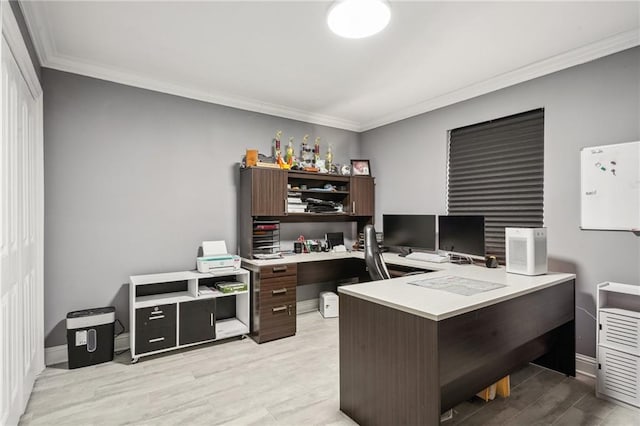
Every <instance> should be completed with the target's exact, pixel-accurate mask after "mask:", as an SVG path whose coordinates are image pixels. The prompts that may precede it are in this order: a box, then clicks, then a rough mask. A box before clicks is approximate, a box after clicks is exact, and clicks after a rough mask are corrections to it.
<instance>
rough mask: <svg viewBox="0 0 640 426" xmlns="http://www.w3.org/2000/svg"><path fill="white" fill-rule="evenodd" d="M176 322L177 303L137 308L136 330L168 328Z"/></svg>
mask: <svg viewBox="0 0 640 426" xmlns="http://www.w3.org/2000/svg"><path fill="white" fill-rule="evenodd" d="M175 323H176V304H175V303H171V304H168V305H156V306H151V307H148V308H138V309H136V330H137V331H144V330H148V329H157V328H166V327H170V326H171V325H173V327H174V329H175Z"/></svg>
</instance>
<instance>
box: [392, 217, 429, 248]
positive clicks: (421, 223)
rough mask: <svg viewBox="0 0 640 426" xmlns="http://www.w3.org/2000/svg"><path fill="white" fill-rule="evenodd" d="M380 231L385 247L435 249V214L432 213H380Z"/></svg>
mask: <svg viewBox="0 0 640 426" xmlns="http://www.w3.org/2000/svg"><path fill="white" fill-rule="evenodd" d="M382 232H383V242H384V245H385V246H387V247H407V248H411V249H420V250H431V251H434V250H435V249H436V216H435V215H432V214H385V215H382Z"/></svg>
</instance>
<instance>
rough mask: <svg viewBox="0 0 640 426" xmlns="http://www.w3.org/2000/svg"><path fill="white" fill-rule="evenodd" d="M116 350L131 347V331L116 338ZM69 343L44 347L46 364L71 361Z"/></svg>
mask: <svg viewBox="0 0 640 426" xmlns="http://www.w3.org/2000/svg"><path fill="white" fill-rule="evenodd" d="M114 346H115V351H116V352H120V351H123V350H126V349H129V333H122V334H121V335H119V336H118V337H116V340H115V345H114ZM68 355H69V354H68V353H67V345H60V346H51V347H49V348H44V364H45V365H47V366H49V365H56V364H62V363H63V362H67V361H69V356H68Z"/></svg>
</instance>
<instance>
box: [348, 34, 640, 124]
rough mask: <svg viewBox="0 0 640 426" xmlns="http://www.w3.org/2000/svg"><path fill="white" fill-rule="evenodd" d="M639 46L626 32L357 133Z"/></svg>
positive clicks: (637, 38)
mask: <svg viewBox="0 0 640 426" xmlns="http://www.w3.org/2000/svg"><path fill="white" fill-rule="evenodd" d="M638 45H640V29H635V30H631V31H626V32H623V33H620V34H617V35H615V36H613V37H609V38H606V39H604V40H601V41H598V42H595V43H592V44H589V45H586V46H583V47H580V48H577V49H574V50H570V51H568V52H565V53H561V54H559V55H556V56H553V57H551V58H549V59H545V60H542V61H539V62H535V63H533V64H530V65H527V66H524V67H522V68H519V69H516V70H514V71H510V72H507V73H504V74H501V75H498V76H496V77H492V78H490V79H487V80H484V81H480V82H478V83H475V84H472V85H470V86H466V87H463V88H462V89H458V90H454V91H453V92H449V93H445V94H444V95H440V96H436V97H434V98H431V99H428V100H426V101H424V102H421V103H419V104H416V105H413V106H411V107H408V108H404V109H402V110H400V111H397V112H395V113H393V114H388V115H384V116H382V117H379V118H377V119H375V120H372V121H369V122H366V123H362V125H361V126H360V131H361V132H364V131H367V130H371V129H375V128H376V127H381V126H384V125H386V124H391V123H395V122H396V121H400V120H404V119H407V118H410V117H414V116H416V115H420V114H424V113H425V112H429V111H433V110H436V109H438V108H443V107H446V106H449V105H453V104H456V103H458V102H462V101H466V100H468V99H471V98H475V97H477V96H480V95H485V94H487V93H491V92H495V91H496V90H500V89H504V88H506V87H509V86H513V85H516V84H519V83H523V82H525V81H529V80H533V79H534V78H538V77H542V76H544V75H548V74H551V73H554V72H557V71H561V70H563V69H566V68H570V67H573V66H576V65H580V64H584V63H586V62H589V61H593V60H595V59H598V58H602V57H604V56H607V55H612V54H614V53H617V52H621V51H623V50H626V49H630V48H632V47H636V46H638Z"/></svg>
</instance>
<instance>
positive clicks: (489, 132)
mask: <svg viewBox="0 0 640 426" xmlns="http://www.w3.org/2000/svg"><path fill="white" fill-rule="evenodd" d="M543 195H544V109H537V110H533V111H528V112H524V113H521V114H517V115H512V116H509V117H504V118H500V119H497V120H491V121H488V122H485V123H480V124H474V125H471V126H466V127H462V128H458V129H454V130H451V132H450V135H449V178H448V195H447V197H448V214H450V215H484V216H485V246H486V251H487V254H489V255H494V256H496V257H497V258H498V261H499V262H500V263H502V264H504V259H505V256H504V254H505V242H504V228H505V227H541V226H542V221H543V216H542V215H543Z"/></svg>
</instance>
